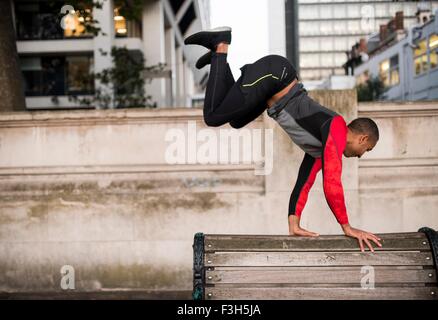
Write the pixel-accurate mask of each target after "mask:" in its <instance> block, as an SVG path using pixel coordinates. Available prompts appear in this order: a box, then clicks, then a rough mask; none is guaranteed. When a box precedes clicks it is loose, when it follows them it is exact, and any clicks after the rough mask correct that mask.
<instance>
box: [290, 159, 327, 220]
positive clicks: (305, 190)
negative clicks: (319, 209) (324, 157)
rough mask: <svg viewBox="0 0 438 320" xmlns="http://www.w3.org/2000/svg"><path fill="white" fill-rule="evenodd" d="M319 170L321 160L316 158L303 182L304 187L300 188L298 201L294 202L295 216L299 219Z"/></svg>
mask: <svg viewBox="0 0 438 320" xmlns="http://www.w3.org/2000/svg"><path fill="white" fill-rule="evenodd" d="M319 170H321V158H316V159H314V162H313V165H312V167H311V170H310V172H309V175H308V176H307V178H306V181H305V182H304V185H303V186H302V188H301V190H300V192H299V195H298V199H297V202H296V209H295V215H296V216H298V217H300V216H301V213H302V212H303V209H304V206H305V205H306V202H307V197H308V195H309V191H310V189H311V188H312V186H313V183H314V182H315V179H316V175H317V173H318V172H319ZM289 212H291V211H289Z"/></svg>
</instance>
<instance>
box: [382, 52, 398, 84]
mask: <svg viewBox="0 0 438 320" xmlns="http://www.w3.org/2000/svg"><path fill="white" fill-rule="evenodd" d="M379 75H380V79H381V80H382V82H383V84H384V85H385V87H389V86H395V85H397V84H399V83H400V76H399V66H398V55H394V56H392V57H391V58H390V59H386V60H383V61H382V62H381V63H380V66H379Z"/></svg>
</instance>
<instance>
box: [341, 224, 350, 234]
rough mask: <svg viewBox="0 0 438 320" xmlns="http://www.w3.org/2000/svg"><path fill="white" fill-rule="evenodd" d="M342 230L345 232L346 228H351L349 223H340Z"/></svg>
mask: <svg viewBox="0 0 438 320" xmlns="http://www.w3.org/2000/svg"><path fill="white" fill-rule="evenodd" d="M341 227H342V230H343V231H344V233H346V232H347V231H348V230H350V229H351V226H350V224H349V223H345V224H341Z"/></svg>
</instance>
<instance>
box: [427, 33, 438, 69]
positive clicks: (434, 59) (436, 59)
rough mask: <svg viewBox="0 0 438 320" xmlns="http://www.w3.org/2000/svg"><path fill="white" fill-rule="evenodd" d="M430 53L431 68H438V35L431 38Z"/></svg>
mask: <svg viewBox="0 0 438 320" xmlns="http://www.w3.org/2000/svg"><path fill="white" fill-rule="evenodd" d="M429 51H430V68H431V69H433V68H436V67H437V65H438V35H436V34H433V35H431V36H430V38H429Z"/></svg>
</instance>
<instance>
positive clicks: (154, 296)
mask: <svg viewBox="0 0 438 320" xmlns="http://www.w3.org/2000/svg"><path fill="white" fill-rule="evenodd" d="M0 300H192V292H191V291H186V290H138V291H136V290H126V291H125V290H112V291H94V292H13V293H7V292H0Z"/></svg>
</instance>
